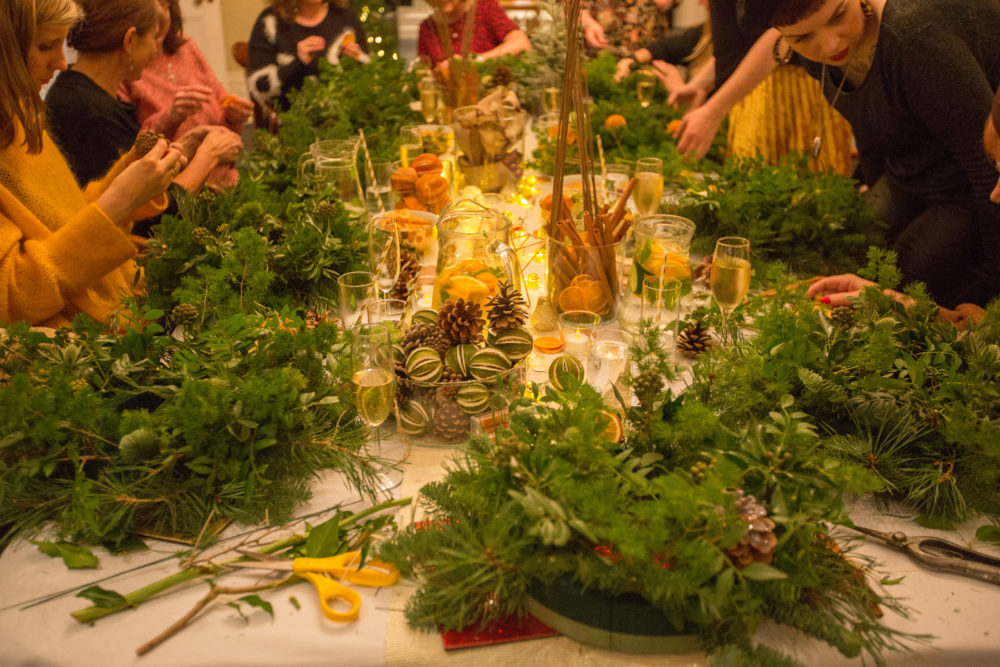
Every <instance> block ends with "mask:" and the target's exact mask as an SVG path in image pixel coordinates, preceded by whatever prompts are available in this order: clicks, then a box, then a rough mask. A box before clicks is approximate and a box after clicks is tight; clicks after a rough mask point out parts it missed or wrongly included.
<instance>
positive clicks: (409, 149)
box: [399, 125, 424, 167]
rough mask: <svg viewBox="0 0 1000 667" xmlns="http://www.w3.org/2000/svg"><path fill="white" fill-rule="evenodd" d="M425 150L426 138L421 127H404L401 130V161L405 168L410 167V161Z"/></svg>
mask: <svg viewBox="0 0 1000 667" xmlns="http://www.w3.org/2000/svg"><path fill="white" fill-rule="evenodd" d="M423 150H424V138H423V135H422V134H421V133H420V126H419V125H404V126H403V127H401V128H399V159H400V160H402V162H403V166H404V167H409V166H410V160H412V159H413V158H415V157H417V156H418V155H420V153H422V152H423Z"/></svg>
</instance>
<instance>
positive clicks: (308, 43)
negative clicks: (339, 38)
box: [295, 35, 326, 65]
mask: <svg viewBox="0 0 1000 667" xmlns="http://www.w3.org/2000/svg"><path fill="white" fill-rule="evenodd" d="M325 48H326V40H325V39H323V38H322V37H320V36H319V35H310V36H309V37H306V38H305V39H303V40H302V41H301V42H299V43H298V44H296V45H295V55H297V56H298V57H299V60H301V61H302V62H303V64H305V65H308V64H309V63H311V62H312V61H313V60H315V59H316V56H317V55H319V54H320V53H321V52H322V51H323V49H325Z"/></svg>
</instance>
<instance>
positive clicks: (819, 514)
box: [381, 385, 898, 656]
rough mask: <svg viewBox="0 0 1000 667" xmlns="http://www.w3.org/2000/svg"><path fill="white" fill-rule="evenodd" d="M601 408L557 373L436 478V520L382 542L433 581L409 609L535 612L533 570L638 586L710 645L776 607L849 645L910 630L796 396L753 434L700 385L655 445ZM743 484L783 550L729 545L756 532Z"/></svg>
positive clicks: (877, 646) (889, 641)
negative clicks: (883, 617)
mask: <svg viewBox="0 0 1000 667" xmlns="http://www.w3.org/2000/svg"><path fill="white" fill-rule="evenodd" d="M667 400H668V402H669V401H672V399H669V398H668V399H667ZM604 409H606V406H604V404H603V402H602V400H601V398H600V397H599V396H598V395H597V393H596V392H595V391H593V390H592V389H591V388H590V387H589V386H587V385H583V386H571V387H569V388H567V389H566V391H564V392H562V393H558V394H557V393H556V392H554V391H553V390H552V389H551V388H548V389H547V392H546V394H545V395H544V396H543V397H542V401H541V402H539V403H535V402H531V401H521V402H519V403H517V404H516V405H514V406H513V408H512V411H511V419H510V426H509V429H502V430H500V431H498V432H497V434H496V435H495V441H494V440H488V439H485V438H480V439H476V440H474V441H473V445H472V447H471V448H470V450H469V451H468V452H466V454H465V456H464V457H462V458H460V459H458V460H457V461H455V462H454V463H453V465H452V467H451V469H450V471H449V474H448V476H447V478H446V479H445V480H443V481H441V482H437V483H433V484H430V485H428V486H426V487H424V489H423V490H422V491H421V494H422V496H423V497H424V499H425V500H426V504H427V509H428V511H429V519H428V521H426V522H424V523H422V524H419V525H416V526H412V527H410V528H409V529H407V530H405V531H403V532H402V533H401V534H399V535H398V536H397V537H396V538H395V539H394V540H393V541H391V542H389V543H387V544H384V545H383V546H382V549H381V556H382V557H383V558H384V559H386V560H388V561H389V562H392V563H393V564H395V565H396V566H397V567H399V568H400V570H401V571H402V573H403V575H404V576H410V577H413V578H415V579H416V580H417V581H418V583H419V585H420V588H419V590H418V591H417V593H416V594H415V595H414V596H413V597H412V598H411V599H410V601H409V603H408V605H407V618H408V620H409V621H410V623H411V624H412V625H414V626H416V627H419V628H423V629H427V630H433V629H437V628H438V627H439V626H443V627H445V628H463V627H466V626H469V625H473V624H485V623H488V622H490V621H492V620H496V619H499V618H502V617H504V616H506V615H509V614H510V613H512V612H519V611H522V610H523V607H524V602H525V598H526V596H527V591H528V590H529V588H530V586H531V583H532V582H534V581H540V582H550V581H554V580H557V579H565V580H567V581H570V582H573V583H574V584H575V585H579V586H580V587H581V588H582V589H584V590H586V589H596V590H599V591H603V592H605V593H608V594H612V595H615V594H620V593H625V592H634V593H639V594H640V595H642V596H643V597H644V598H645V599H646V600H647V601H648V602H649V603H650V604H652V605H655V606H656V607H658V608H659V609H661V610H663V612H664V613H665V614H666V615H667V617H668V618H669V619H671V622H672V624H673V625H674V626H675V627H677V628H678V629H680V628H684V627H692V626H693V627H695V628H696V629H697V631H698V633H699V634H701V635H702V637H703V638H704V640H705V642H706V644H707V645H708V646H709V647H722V646H726V645H729V644H733V645H736V646H738V647H743V648H745V649H746V650H749V647H750V638H751V636H752V635H753V633H754V631H755V629H756V627H757V625H758V624H759V623H760V621H761V620H762V619H764V618H766V617H771V618H780V619H781V621H782V622H784V623H787V624H790V625H792V626H794V627H797V628H800V629H803V630H804V631H806V632H807V633H809V634H813V635H814V636H818V637H821V638H822V639H824V640H826V641H829V642H830V643H832V644H834V645H835V646H836V647H837V648H838V649H840V650H841V651H842V652H844V653H845V655H851V656H853V655H857V653H858V652H859V651H860V650H862V648H867V649H868V650H870V651H871V652H872V653H873V654H874V655H876V656H877V655H878V654H880V653H881V651H882V650H883V649H885V648H888V647H893V646H895V645H896V643H897V641H898V639H897V637H896V633H894V632H893V631H891V630H889V629H888V628H886V627H885V626H883V625H881V623H880V622H879V620H878V619H877V617H876V616H875V612H874V611H873V608H872V606H871V605H872V604H873V603H878V602H886V601H887V600H885V599H884V598H883V597H882V596H881V595H880V594H878V593H877V592H875V591H874V590H872V589H870V588H868V586H867V585H866V584H865V583H864V579H863V578H859V577H858V576H857V566H856V565H854V564H853V563H852V562H851V561H849V560H848V559H847V558H845V556H844V554H843V553H841V552H839V551H835V550H833V549H832V548H831V547H830V545H829V544H830V543H829V540H828V538H826V536H825V534H824V532H825V530H826V528H824V527H823V525H824V524H823V523H821V522H833V523H837V522H842V521H844V520H845V515H844V513H843V507H842V505H841V504H840V488H841V482H842V479H841V477H840V476H838V474H836V471H834V472H833V473H831V471H830V470H829V469H828V468H827V467H824V466H821V465H819V462H820V461H819V460H818V459H817V457H816V455H815V454H814V452H815V450H816V443H817V440H818V435H817V433H816V431H815V429H814V428H813V427H812V426H811V425H810V424H809V423H808V422H806V421H804V420H803V418H804V415H803V414H802V413H801V412H800V411H798V410H796V409H794V406H793V404H792V402H791V398H790V397H789V398H787V399H786V400H785V401H784V402H783V403H782V408H781V409H780V410H779V411H776V412H775V413H774V414H773V415H771V416H770V417H769V418H767V419H765V420H764V421H762V422H761V423H759V424H757V425H754V426H752V427H750V428H748V429H746V430H745V431H744V432H742V433H740V432H737V431H734V430H731V429H728V428H726V427H725V426H724V425H723V424H722V422H720V420H719V419H718V418H716V417H715V416H713V415H712V414H711V413H710V412H709V411H707V410H703V409H697V408H696V405H694V404H693V405H692V406H691V407H690V409H688V405H687V403H686V402H685V405H684V407H683V408H681V409H679V410H676V411H669V412H670V413H671V414H670V416H665V417H663V421H664V422H665V423H668V424H669V425H670V427H671V430H670V431H669V433H670V434H672V437H670V438H666V439H661V438H660V437H659V436H653V437H651V438H648V439H647V443H648V444H649V445H651V448H650V449H649V450H648V451H646V452H645V453H639V452H637V451H636V450H635V449H634V448H633V447H632V443H631V441H629V442H627V443H626V444H625V445H624V446H619V445H614V444H612V443H610V442H608V441H607V440H605V439H604V436H602V435H601V433H600V430H601V420H599V419H595V415H596V412H597V411H598V410H604ZM664 414H666V413H664ZM686 434H695V435H694V437H692V438H690V439H688V438H687V437H686ZM706 442H707V443H711V444H710V446H707V447H706ZM698 462H700V463H701V464H702V465H701V466H696V465H694V464H695V463H698ZM689 464H690V468H691V469H690V470H689V469H688V466H689ZM733 489H742V490H743V491H744V492H746V493H747V494H751V495H753V496H754V497H756V498H758V499H759V500H760V501H761V502H763V503H765V504H766V505H767V507H768V508H769V515H770V518H771V519H773V521H774V522H775V523H776V524H777V528H776V529H775V530H776V533H777V534H778V535H779V537H778V543H777V548H776V555H775V558H774V560H773V562H771V563H770V565H768V564H767V563H764V562H758V563H754V564H752V565H750V566H749V567H746V568H744V569H740V568H738V567H735V566H734V564H733V562H732V561H731V560H730V556H729V554H728V550H729V549H731V548H733V547H734V546H736V545H737V543H739V542H740V541H741V540H742V539H743V538H744V537H745V536H746V533H747V524H746V522H745V521H742V520H740V519H739V516H738V511H737V507H736V498H737V496H736V495H735V494H734V493H733V491H732V490H733Z"/></svg>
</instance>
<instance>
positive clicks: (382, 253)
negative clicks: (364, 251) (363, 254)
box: [368, 216, 400, 299]
mask: <svg viewBox="0 0 1000 667" xmlns="http://www.w3.org/2000/svg"><path fill="white" fill-rule="evenodd" d="M399 255H400V252H399V230H398V228H397V227H396V221H395V219H393V218H392V216H385V217H380V218H377V219H376V220H375V221H374V222H372V224H371V226H370V227H369V234H368V261H369V265H370V266H371V267H372V273H373V274H374V275H375V285H376V287H378V291H379V292H380V293H381V298H383V299H387V298H388V297H389V292H390V291H392V288H393V287H394V286H395V285H396V281H397V280H398V279H399Z"/></svg>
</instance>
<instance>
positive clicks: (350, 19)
mask: <svg viewBox="0 0 1000 667" xmlns="http://www.w3.org/2000/svg"><path fill="white" fill-rule="evenodd" d="M341 56H349V57H351V58H354V59H355V60H358V61H360V62H363V63H367V62H368V61H369V57H368V47H367V38H366V37H365V30H364V28H363V27H362V26H361V21H360V20H358V17H357V15H356V14H355V13H354V12H353V11H352V10H351V9H350V8H349V7H347V6H346V0H345V2H344V3H343V4H341V3H340V2H328V1H327V0H271V6H270V7H269V8H268V9H265V10H264V11H263V12H261V13H260V16H258V17H257V22H256V23H255V24H254V26H253V32H251V33H250V67H249V68H248V69H249V71H250V74H249V75H248V76H247V89H248V90H249V91H250V97H252V98H253V99H254V101H255V102H257V104H259V105H260V106H262V107H263V106H266V105H268V104H271V103H274V102H278V103H279V104H280V105H284V104H285V95H287V94H288V91H290V90H295V89H297V88H300V87H302V82H303V81H305V79H306V77H308V76H316V75H317V74H319V59H320V58H321V57H322V58H326V59H327V60H329V61H330V62H331V63H333V64H337V63H339V62H340V58H341Z"/></svg>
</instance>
